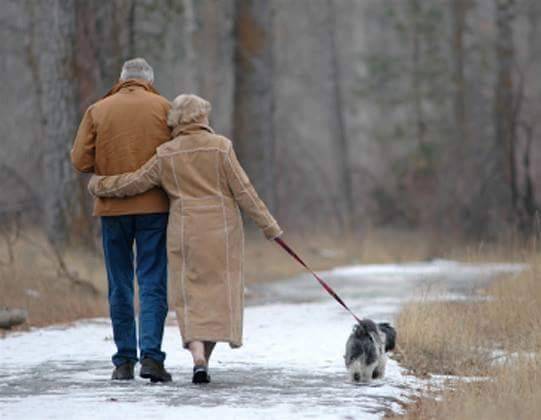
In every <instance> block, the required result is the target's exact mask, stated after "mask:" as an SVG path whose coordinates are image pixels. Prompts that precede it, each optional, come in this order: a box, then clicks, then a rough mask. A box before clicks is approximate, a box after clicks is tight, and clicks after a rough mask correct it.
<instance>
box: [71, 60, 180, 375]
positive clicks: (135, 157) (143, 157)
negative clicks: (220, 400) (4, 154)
mask: <svg viewBox="0 0 541 420" xmlns="http://www.w3.org/2000/svg"><path fill="white" fill-rule="evenodd" d="M153 81H154V72H153V70H152V67H150V66H149V65H148V63H147V62H146V61H145V60H144V59H142V58H135V59H133V60H129V61H127V62H126V63H124V65H123V67H122V73H121V75H120V80H119V82H118V83H117V84H116V85H115V86H114V87H113V88H112V89H111V91H110V92H109V93H108V94H107V95H106V97H105V98H103V99H102V100H100V101H98V102H96V103H95V104H93V105H91V106H90V107H89V108H88V109H87V111H86V112H85V114H84V117H83V120H82V121H81V125H80V127H79V130H78V132H77V137H76V138H75V143H74V145H73V150H72V152H71V158H72V162H73V165H74V166H75V168H76V169H78V170H79V171H81V172H90V173H95V174H98V175H115V174H122V173H125V172H131V171H134V170H136V169H138V168H139V167H140V166H141V165H143V164H144V163H145V162H146V161H147V160H148V159H150V158H151V157H152V155H153V154H154V153H155V151H156V148H157V147H158V146H159V145H161V144H162V143H164V142H166V141H168V140H169V139H170V137H171V132H170V129H169V128H168V126H167V113H168V111H169V108H170V104H169V102H168V101H167V100H166V99H165V98H163V97H162V96H160V95H159V94H158V92H157V91H156V90H155V89H154V88H153V86H152V84H153ZM168 211H169V201H168V198H167V196H166V195H165V193H164V192H163V191H162V190H161V189H158V188H154V189H151V190H149V191H148V192H146V193H144V194H141V195H138V196H135V197H129V198H128V197H127V198H96V200H95V205H94V215H96V216H101V223H102V236H103V250H104V255H105V265H106V268H107V278H108V285H109V308H110V314H111V320H112V323H113V336H114V341H115V344H116V347H117V352H116V353H115V354H114V355H113V358H112V360H113V364H114V366H115V369H114V371H113V375H112V379H116V380H128V379H133V377H134V375H133V372H134V366H135V364H136V363H137V361H138V354H137V339H136V337H137V334H136V328H135V315H134V303H133V298H134V292H133V290H134V271H136V272H137V280H138V284H139V302H140V313H139V331H138V332H139V347H140V359H141V370H140V376H141V377H143V378H148V379H150V380H151V381H152V382H168V381H171V375H170V374H169V373H168V372H167V371H166V370H165V368H164V365H163V363H164V359H165V353H164V352H163V351H162V350H161V345H162V337H163V328H164V323H165V317H166V315H167V254H166V227H167V219H168ZM134 242H135V246H136V258H135V260H136V263H135V267H134V255H133V244H134Z"/></svg>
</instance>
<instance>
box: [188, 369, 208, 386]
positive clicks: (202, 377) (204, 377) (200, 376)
mask: <svg viewBox="0 0 541 420" xmlns="http://www.w3.org/2000/svg"><path fill="white" fill-rule="evenodd" d="M192 382H193V383H194V384H208V383H209V382H210V375H209V373H208V370H207V367H206V366H205V365H195V366H194V367H193V377H192Z"/></svg>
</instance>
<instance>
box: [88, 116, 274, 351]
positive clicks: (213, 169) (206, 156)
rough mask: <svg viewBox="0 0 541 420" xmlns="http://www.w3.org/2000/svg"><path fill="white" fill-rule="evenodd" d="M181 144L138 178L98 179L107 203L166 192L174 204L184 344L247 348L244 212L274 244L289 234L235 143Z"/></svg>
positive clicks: (196, 133)
mask: <svg viewBox="0 0 541 420" xmlns="http://www.w3.org/2000/svg"><path fill="white" fill-rule="evenodd" d="M173 135H174V136H176V137H175V138H174V139H173V140H171V141H170V142H167V143H165V144H163V145H161V146H160V147H158V149H157V153H156V155H155V156H154V157H153V158H152V159H151V160H150V161H148V162H147V163H146V164H145V165H144V166H143V167H141V168H140V169H139V170H137V171H136V172H132V173H127V174H123V175H117V176H106V177H93V178H92V180H91V182H90V184H89V190H90V192H91V193H92V194H94V195H98V196H102V197H121V196H127V195H135V194H140V193H142V192H144V191H147V190H149V189H151V188H153V187H156V186H161V187H162V188H163V189H164V190H165V191H166V192H167V194H168V195H169V199H170V202H171V207H170V215H169V226H168V232H167V249H168V259H169V278H170V284H171V290H172V292H173V296H174V302H175V310H176V313H177V319H178V322H179V326H180V330H181V334H182V340H183V343H184V345H185V346H186V345H187V344H188V343H189V342H191V341H194V340H198V341H225V342H228V343H229V344H230V345H231V346H232V347H239V346H241V345H242V318H243V309H244V280H243V261H242V260H243V249H244V233H243V228H242V219H241V215H240V211H239V206H240V207H241V208H242V209H243V210H244V212H246V213H247V214H248V215H249V216H250V217H251V218H252V219H253V220H254V221H255V222H256V223H257V225H258V226H259V227H260V228H261V229H262V230H263V232H264V234H265V236H266V237H267V238H268V239H273V238H275V237H277V236H280V235H281V233H282V231H281V229H280V227H279V226H278V223H277V222H276V220H274V218H273V217H272V215H271V214H270V213H269V211H268V209H267V207H266V206H265V204H264V203H263V201H261V199H260V198H259V196H258V195H257V193H256V191H255V190H254V188H253V186H252V184H251V183H250V180H249V179H248V177H247V175H246V173H245V172H244V170H243V169H242V167H241V166H240V164H239V162H238V160H237V157H236V155H235V152H234V150H233V147H232V144H231V141H230V140H228V139H226V138H225V137H221V136H218V135H216V134H214V132H213V131H212V129H211V128H210V127H208V126H206V125H202V124H191V125H188V126H179V127H177V128H176V129H175V130H174V131H173Z"/></svg>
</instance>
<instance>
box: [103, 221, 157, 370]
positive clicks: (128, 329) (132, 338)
mask: <svg viewBox="0 0 541 420" xmlns="http://www.w3.org/2000/svg"><path fill="white" fill-rule="evenodd" d="M167 218H168V215H167V213H158V214H144V215H129V216H106V217H102V218H101V224H102V236H103V251H104V254H105V266H106V268H107V278H108V283H109V310H110V314H111V321H112V323H113V337H114V340H115V344H116V347H117V352H116V354H115V355H114V356H113V364H114V365H115V366H119V365H121V364H123V363H126V362H128V361H131V362H136V361H137V360H138V358H137V338H136V328H135V312H134V303H133V297H134V293H133V290H134V255H133V244H134V242H135V245H136V264H135V267H136V270H135V271H136V272H137V281H138V284H139V304H140V311H139V348H140V350H141V354H140V355H141V359H144V358H146V357H149V358H152V359H154V360H156V361H157V362H163V361H164V359H165V353H164V352H162V351H161V345H162V338H163V328H164V323H165V317H166V316H167V251H166V229H167Z"/></svg>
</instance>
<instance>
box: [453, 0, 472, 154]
mask: <svg viewBox="0 0 541 420" xmlns="http://www.w3.org/2000/svg"><path fill="white" fill-rule="evenodd" d="M470 3H471V0H452V1H451V17H452V26H453V48H452V54H453V82H454V113H455V125H456V131H457V134H458V138H457V139H455V141H456V142H457V143H460V144H461V145H464V144H468V143H469V132H468V122H467V112H466V78H465V76H464V67H465V64H464V63H465V51H464V32H465V29H466V14H467V11H468V7H469V6H470ZM461 149H463V147H461Z"/></svg>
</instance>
